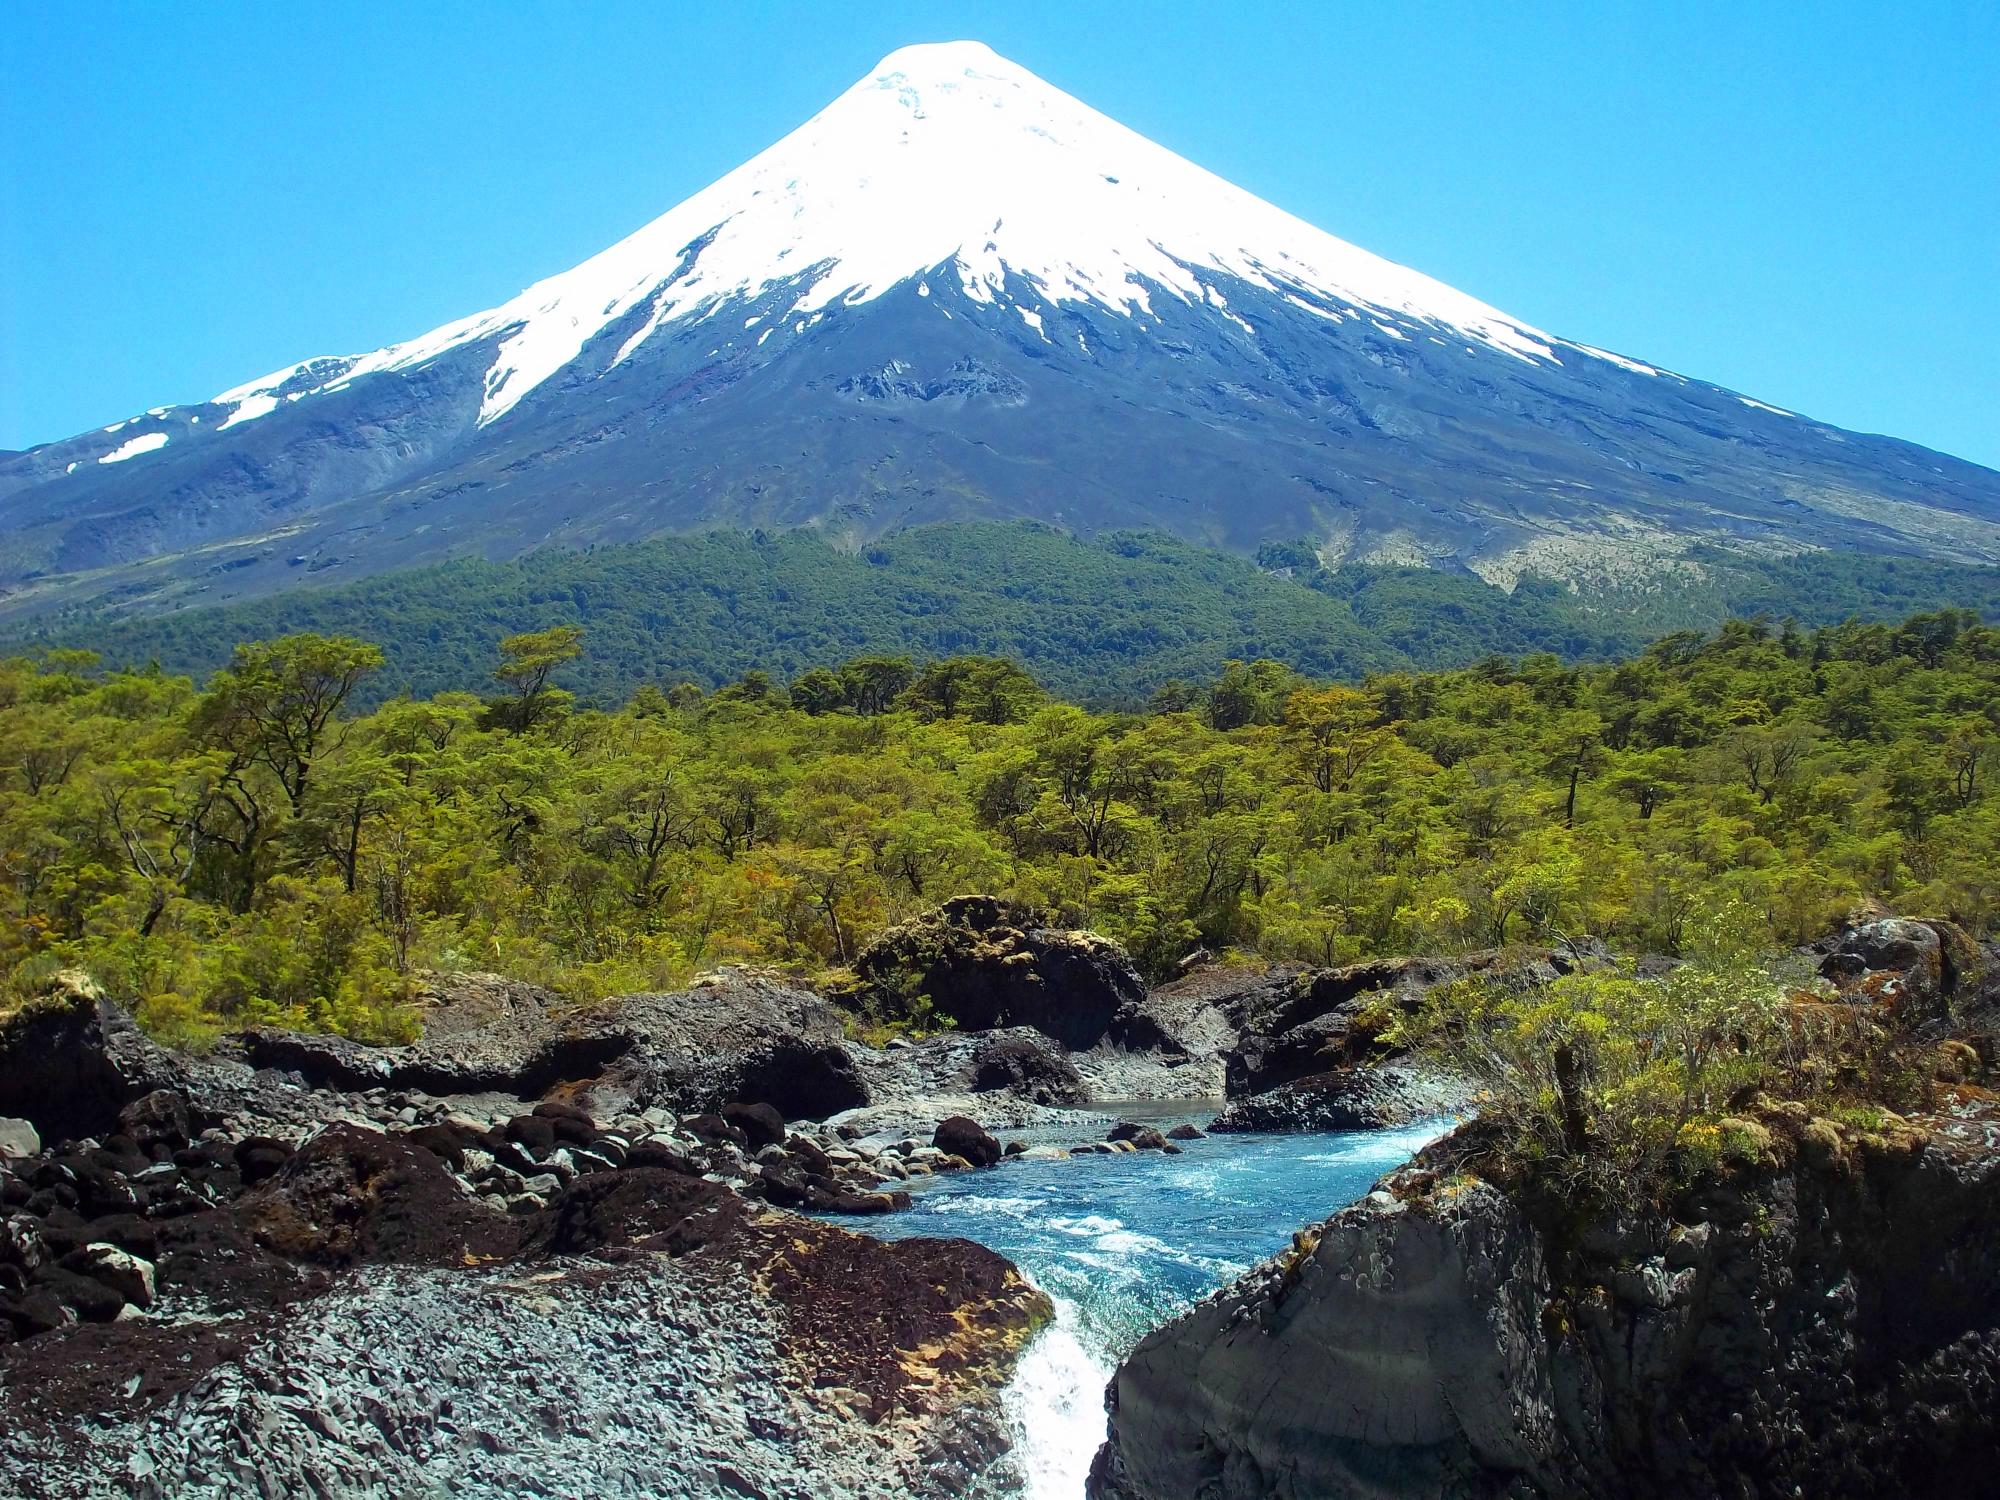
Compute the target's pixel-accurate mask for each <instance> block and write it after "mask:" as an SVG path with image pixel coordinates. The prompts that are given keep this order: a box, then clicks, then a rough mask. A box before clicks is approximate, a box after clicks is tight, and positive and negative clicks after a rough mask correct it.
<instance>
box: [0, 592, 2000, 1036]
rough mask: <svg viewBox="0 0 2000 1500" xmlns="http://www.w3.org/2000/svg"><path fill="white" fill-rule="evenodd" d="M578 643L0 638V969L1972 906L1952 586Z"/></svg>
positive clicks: (308, 998) (128, 983)
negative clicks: (1106, 640) (1400, 616)
mask: <svg viewBox="0 0 2000 1500" xmlns="http://www.w3.org/2000/svg"><path fill="white" fill-rule="evenodd" d="M591 646H592V642H591V641H590V639H589V637H588V636H587V635H586V634H585V633H584V632H582V631H580V630H579V629H578V628H577V627H574V626H556V627H552V628H550V629H547V630H541V631H536V632H531V633H527V634H522V635H516V636H513V637H509V638H507V639H506V640H504V641H503V642H502V643H501V646H500V650H499V653H498V657H499V659H498V662H497V666H496V665H495V664H494V663H491V662H489V664H488V667H487V674H488V683H489V691H488V692H487V693H486V694H484V695H477V694H471V693H461V692H446V693H439V694H436V695H433V696H430V697H425V698H412V697H398V698H394V699H392V700H390V701H388V702H386V703H383V704H381V705H380V706H379V707H376V708H374V709H373V710H372V711H367V712H361V711H357V710H356V709H355V707H354V705H356V704H357V703H359V702H360V701H361V699H362V695H363V692H364V690H365V689H366V687H367V685H368V684H369V683H370V682H371V681H372V680H374V679H375V678H377V677H379V675H380V673H381V671H382V665H383V658H382V654H381V652H380V651H379V650H377V649H376V648H375V647H374V646H372V645H369V644H366V643H364V642H361V641H358V640H354V639H351V638H343V637H328V636H318V635H302V636H292V637H286V638H281V639H278V640H275V641H269V642H261V643H255V644H250V645H244V646H240V647H238V648H237V650H236V651H235V653H234V655H233V657H232V659H231V661H230V664H229V665H228V666H227V667H226V668H224V669H223V670H221V671H219V672H217V673H216V674H215V675H214V676H213V677H212V678H211V679H210V680H209V681H208V682H207V683H206V684H205V685H204V686H201V687H197V686H196V685H195V684H194V683H193V682H192V681H190V680H189V679H187V678H185V677H178V676H171V675H168V674H166V673H164V672H161V671H158V670H143V671H130V670H109V669H106V668H105V667H104V666H103V665H102V664H101V663H100V662H99V661H98V660H97V659H96V658H95V657H93V656H91V655H90V654H89V653H86V652H78V651H74V650H50V651H46V652H44V653H41V654H39V655H35V656H24V657H18V658H13V659H9V660H7V661H5V662H4V663H0V870H4V872H5V877H6V886H5V893H4V900H5V909H4V913H0V973H4V974H5V975H6V976H7V979H6V985H7V987H8V988H9V989H10V990H12V991H13V992H14V993H17V994H19V993H26V992H29V991H32V990H33V989H34V987H35V986H36V985H37V984H38V983H40V982H41V980H43V979H44V978H45V977H46V975H47V974H48V972H49V971H51V970H53V969H55V968H57V967H62V966H72V965H75V966H81V967H83V968H86V969H88V970H90V971H91V972H92V973H93V974H95V975H96V976H97V977H98V978H99V980H100V981H101V982H102V983H104V984H105V985H106V987H107V988H108V989H109V990H110V991H111V992H113V993H115V994H118V995H121V996H124V997H127V998H128V999H131V1000H133V1001H134V1002H135V1003H136V1004H137V1005H138V1006H139V1009H140V1013H141V1015H142V1017H143V1018H144V1019H145V1021H146V1023H147V1024H148V1025H149V1026H151V1027H153V1028H154V1029H156V1030H158V1031H161V1032H163V1033H166V1034H170V1035H173V1036H175V1037H177V1038H178V1039H181V1040H199V1039H200V1038H201V1037H202V1036H204V1035H205V1034H209V1033H211V1032H213V1030H214V1029H215V1028H217V1027H220V1026H224V1025H235V1024H241V1023H244V1022H247V1021H251V1020H283V1021H285V1022H288V1023H291V1024H297V1025H307V1026H319V1027H332V1028H336V1029H341V1030H345V1031H348V1032H350V1033H354V1034H357V1035H365V1036H374V1037H380V1036H393V1035H397V1034H400V1033H405V1032H407V1030H408V1028H409V1027H410V1025H411V1024H412V1023H411V1019H410V1015H409V1012H408V1011H407V1010H406V1008H405V1005H404V1001H405V999H406V997H407V995H408V994H409V992H410V988H411V983H412V976H413V975H415V974H416V973H417V971H419V970H423V969H491V970H500V971H503V972H507V973H510V974H515V975H519V976H522V977H526V978H531V979H537V980H542V981H546V982H548V983H551V984H554V985H556V986H558V987H560V988H562V989H564V990H565V991H567V992H570V993H573V994H575V995H578V996H590V995H598V994H605V993H612V992H617V991H621V990H634V989H652V988H659V987H664V986H670V985H673V984H676V983H678V982H680V981H682V980H684V979H685V978H686V977H688V976H689V975H690V974H692V973H693V972H695V971H696V970H698V969H701V968H704V967H709V966H712V965H715V964H717V963H721V962H727V961H736V960H755V961H771V962H780V963H786V964H794V965H800V966H805V967H808V968H813V969H837V968H839V967H840V966H842V965H844V964H846V963H848V962H849V961H850V960H851V959H852V958H853V956H854V954H855V953H856V951H857V949H858V948H859V946H860V945H861V944H863V943H865V942H866V941H867V940H868V938H869V937H870V936H871V935H872V934H873V933H875V932H876V931H878V930H879V929H880V928H881V927H882V926H883V925H884V924H886V923H889V922H892V921H896V920H899V919H901V918H902V917H904V916H906V915H908V914H910V913H913V912H915V911H917V910H920V909H922V908H924V907H927V906H929V905H932V904H934V903H936V902H937V901H939V900H941V899H943V898H945V897H948V896H951V895H954V894H957V893H960V892H964V891H969V890H983V891H992V892H996V893H1001V894H1006V895H1010V896H1014V897H1017V898H1019V899H1023V900H1026V901H1029V902H1032V903H1035V904H1037V905H1040V906H1042V907H1045V908H1047V909H1048V910H1049V911H1050V912H1051V913H1052V914H1053V915H1054V917H1055V918H1056V920H1058V921H1061V922H1065V923H1073V924H1077V925H1084V926H1090V927H1094V928H1097V929H1098V930H1100V931H1103V932H1106V933H1108V934H1109V935H1111V936H1113V937H1115V938H1117V939H1118V940H1119V941H1121V942H1123V943H1124V944H1125V945H1126V946H1127V947H1128V948H1129V949H1130V950H1131V951H1132V952H1133V953H1134V954H1135V956H1136V957H1137V958H1138V959H1139V961H1140V962H1141V963H1142V964H1143V965H1145V966H1146V967H1147V968H1148V969H1150V970H1151V971H1153V972H1154V973H1164V972H1166V971H1167V970H1168V969H1169V968H1170V967H1171V966H1172V965H1173V964H1174V963H1175V962H1176V961H1177V960H1178V959H1180V958H1181V957H1182V956H1183V955H1185V954H1186V953H1187V952H1188V951H1189V950H1191V949H1193V948H1195V947H1197V946H1206V947H1209V948H1211V949H1227V948H1236V949H1241V950H1245V951H1249V952H1254V953H1257V954H1260V955H1262V956H1264V957H1267V958H1272V959H1280V958H1290V959H1301V960H1305V961H1308V962H1312V963H1318V964H1331V963H1337V962H1342V961H1346V960H1350V959H1354V958H1359V957H1362V956H1365V955H1368V954H1375V953H1387V952H1406V951H1420V950H1440V949H1466V948H1473V947H1483V946H1488V945H1493V944H1500V943H1506V942H1510V941H1518V940H1524V939H1529V938H1536V939H1546V938H1549V937H1551V936H1553V935H1555V934H1562V933H1570V934H1574V933H1582V932H1590V933H1597V934H1602V935H1604V936H1606V937H1608V938H1609V939H1611V940H1612V941H1613V942H1614V943H1616V944H1617V945H1618V946H1620V947H1622V948H1625V949H1628V950H1645V951H1659V952H1669V953H1671V952H1676V951H1679V950H1680V949H1681V948H1682V947H1683V946H1684V945H1685V944H1686V942H1687V940H1688V934H1689V932H1690V930H1691V924H1692V923H1695V922H1696V921H1697V920H1698V918H1699V917H1700V916H1701V914H1702V913H1703V912H1705V911H1711V910H1714V909H1717V907H1718V904H1719V903H1722V902H1724V901H1727V902H1729V903H1731V904H1732V905H1733V907H1736V908H1741V909H1746V910H1748V911H1750V912H1751V913H1753V914H1754V917H1755V921H1756V922H1757V924H1758V925H1759V927H1760V930H1761V932H1762V934H1763V936H1764V937H1765V938H1767V939H1768V940H1770V941H1772V942H1777V943H1792V942H1797V941H1800V940H1803V939H1805V938H1808V937H1811V936H1814V935H1816V934H1818V933H1819V932H1821V931H1822V930H1823V929H1824V927H1825V925H1826V924H1827V923H1828V921H1829V920H1830V919H1831V918H1832V917H1834V916H1835V915H1836V914H1838V913H1841V912H1843V911H1845V910H1847V909H1849V908H1851V907H1853V906H1854V905H1855V904H1857V903H1859V902H1862V901H1865V900H1868V899H1875V900H1879V901H1881V902H1884V903H1886V904H1888V905H1891V906H1895V907H1899V908H1904V909H1911V910H1921V911H1924V912H1928V913H1935V914H1940V915H1948V916H1951V917H1953V918H1954V919H1956V920H1958V921H1960V922H1962V923H1964V924H1966V925H1967V926H1969V927H1971V928H1973V929H1975V930H1990V929H1991V928H1992V927H1993V926H1994V923H1995V918H1996V912H2000V859H1996V853H2000V797H1996V796H1995V794H1994V793H1993V790H1992V786H1991V781H1992V774H1993V762H1994V757H1995V754H1996V751H1995V745H1996V742H1997V741H2000V631H1996V630H1995V629H1993V628H1990V627H1988V626H1985V625H1983V624H1981V623H1980V621H1979V619H1978V617H1977V616H1976V615H1974V614H1972V613H1970V612H1963V611H1955V610H1945V611H1939V612H1934V613H1930V614H1924V615H1919V616H1916V617H1914V618H1912V619H1910V620H1908V621H1906V622H1905V623H1903V624H1901V625H1860V624H1846V625H1839V626H1830V627H1826V628H1823V629H1819V630H1814V631H1804V630H1801V629H1798V628H1797V627H1795V626H1791V625H1785V626H1772V625H1770V624H1768V623H1766V622H1762V621H1735V622H1731V623H1730V624H1728V625H1727V626H1725V627H1724V628H1723V629H1722V630H1721V631H1720V632H1719V633H1716V634H1714V635H1707V634H1703V633H1697V632H1683V633H1679V634H1676V635H1671V636H1668V637H1666V638H1664V639H1662V640H1660V641H1657V642H1656V643H1654V644H1653V645H1651V646H1650V647H1648V648H1647V649H1645V650H1644V651H1642V652H1639V653H1637V654H1635V655H1633V656H1631V657H1629V658H1628V659H1625V660H1623V661H1619V662H1617V663H1614V664H1609V665H1602V666H1577V665H1571V664H1566V663H1564V662H1563V661H1562V660H1560V659H1559V658H1557V657H1556V656H1555V655H1552V654H1547V653H1542V654H1532V655H1528V656H1525V657H1520V658H1508V657H1500V656H1494V657H1490V658H1487V659H1484V660H1481V661H1479V662H1477V663H1475V664H1474V665H1472V666H1470V667H1466V668H1463V669H1460V670H1455V671H1446V672H1410V671H1390V672H1378V673H1374V674H1371V675H1367V676H1365V677H1363V678H1362V679H1361V680H1360V681H1359V682H1358V683H1357V684H1355V685H1339V684H1333V685H1329V684H1327V683H1325V682H1323V681H1314V680H1309V679H1308V678H1306V677H1302V676H1301V675H1299V674H1298V673H1297V672H1295V671H1294V670H1293V669H1292V668H1290V667H1288V666H1285V665H1281V664H1279V663H1278V662H1276V661H1272V660H1268V659H1264V660H1249V661H1233V662H1230V663H1228V664H1227V665H1226V666H1225V668H1224V669H1223V670H1222V671H1221V672H1220V673H1219V674H1216V675H1213V676H1211V677H1208V678H1205V679H1202V680H1195V679H1186V680H1181V681H1168V682H1166V683H1164V684H1162V685H1161V686H1160V687H1159V689H1158V690H1157V692H1156V693H1155V694H1154V696H1153V698H1152V700H1151V702H1150V703H1149V704H1148V705H1147V706H1146V707H1145V708H1144V709H1143V710H1142V711H1135V712H1117V713H1093V712H1090V711H1087V710H1085V709H1083V708H1079V707H1077V706H1075V705H1073V704H1069V703H1065V702H1061V701H1058V700H1056V699H1055V698H1053V697H1051V696H1050V695H1049V694H1048V693H1047V692H1046V691H1045V690H1044V689H1043V688H1042V687H1041V686H1040V685H1038V684H1037V682H1036V681H1035V679H1034V678H1033V676H1032V675H1031V674H1030V673H1028V672H1027V671H1026V670H1025V669H1024V668H1023V667H1022V666H1020V665H1019V664H1017V663H1015V662H1013V661H1009V660H1006V659H1001V658H996V657H990V656H976V657H975V656H948V657H939V658H933V659H928V660H927V659H924V658H921V657H919V656H916V655H902V654H894V653H887V654H876V655H868V656H862V657H857V658H855V659H852V660H849V661H848V662H846V663H845V665H843V666H841V667H839V668H837V669H836V668H832V667H822V668H812V669H808V670H804V671H801V672H800V673H798V674H797V675H796V676H795V677H793V678H791V679H790V680H789V681H780V680H779V679H778V678H777V677H775V676H774V675H771V674H768V673H766V672H764V671H761V670H752V671H749V672H746V673H745V674H743V675H742V676H741V677H740V678H738V679H737V680H736V681H734V682H732V683H729V684H728V685H726V686H724V687H721V688H719V689H712V690H711V689H705V688H703V687H701V686H698V685H696V684H693V683H675V684H672V685H670V686H660V685H647V686H644V687H642V688H641V689H640V690H639V691H637V692H636V693H635V694H633V695H632V697H631V698H630V699H629V701H627V702H626V703H625V705H624V706H623V707H621V708H619V709H616V710H615V711H604V710H598V709H591V708H587V707H583V706H581V705H580V703H579V701H578V700H577V699H576V698H575V697H574V696H573V694H572V690H571V689H570V687H569V686H568V685H569V684H572V683H574V682H575V680H576V678H575V675H574V674H575V673H576V672H577V670H578V668H579V667H580V666H582V665H583V664H584V663H587V662H588V660H589V652H590V648H591Z"/></svg>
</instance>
